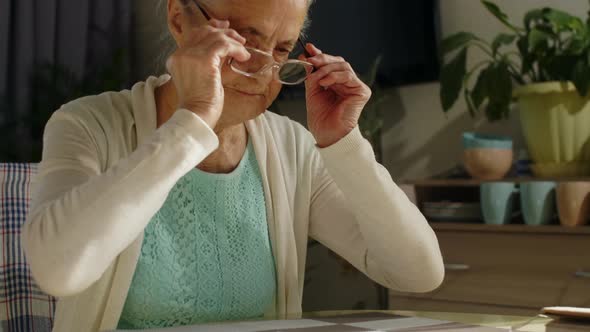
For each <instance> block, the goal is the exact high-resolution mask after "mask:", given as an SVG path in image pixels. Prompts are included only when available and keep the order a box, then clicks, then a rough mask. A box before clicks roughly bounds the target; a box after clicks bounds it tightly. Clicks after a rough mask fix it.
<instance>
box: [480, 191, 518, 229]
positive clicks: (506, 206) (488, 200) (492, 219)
mask: <svg viewBox="0 0 590 332" xmlns="http://www.w3.org/2000/svg"><path fill="white" fill-rule="evenodd" d="M515 192H516V185H515V184H514V183H513V182H490V183H484V184H482V185H481V186H480V201H481V209H482V213H483V218H484V221H485V223H486V224H488V225H504V224H508V223H509V222H510V219H511V218H512V210H513V209H514V194H515Z"/></svg>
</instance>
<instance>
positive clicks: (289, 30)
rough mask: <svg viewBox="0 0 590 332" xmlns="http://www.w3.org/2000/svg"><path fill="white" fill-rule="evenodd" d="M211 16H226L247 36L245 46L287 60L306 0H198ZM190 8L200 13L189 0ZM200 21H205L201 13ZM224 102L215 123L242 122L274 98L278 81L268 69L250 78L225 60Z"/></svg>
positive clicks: (278, 86)
mask: <svg viewBox="0 0 590 332" xmlns="http://www.w3.org/2000/svg"><path fill="white" fill-rule="evenodd" d="M197 2H198V3H199V5H200V6H201V7H202V8H203V9H204V10H205V11H206V12H207V13H208V14H209V15H210V16H211V17H213V18H216V19H220V20H228V21H229V22H230V24H231V28H232V29H234V30H236V31H237V32H238V33H240V34H241V35H242V36H243V37H245V38H246V40H247V43H246V46H248V47H253V48H257V49H260V50H263V51H266V52H268V53H272V54H273V55H274V57H275V60H276V61H278V62H281V61H283V60H286V59H287V58H288V56H289V53H290V51H292V50H293V48H294V47H295V46H296V44H297V39H298V38H299V34H300V32H301V28H302V26H303V23H304V21H305V17H306V15H307V9H308V8H307V0H197ZM189 5H190V6H193V7H194V8H193V10H192V11H191V12H193V13H196V14H197V15H199V16H201V14H200V12H198V10H197V8H196V7H195V5H194V4H193V3H192V0H191V1H190V2H189ZM199 22H203V24H204V22H206V19H205V18H204V17H201V19H200V21H199ZM221 76H222V83H223V86H224V88H225V104H224V110H223V114H222V116H221V118H220V120H219V123H218V127H221V128H225V127H229V126H233V125H237V124H240V123H243V122H244V121H246V120H249V119H253V118H255V117H257V116H258V115H260V114H261V113H263V112H264V111H265V110H266V109H267V108H268V107H269V106H270V105H271V104H272V102H273V101H274V100H275V99H276V97H277V96H278V94H279V92H280V90H281V87H282V86H281V84H280V83H278V82H276V81H274V80H273V76H272V74H271V73H270V71H269V72H268V73H267V74H266V75H264V76H261V77H257V78H250V77H246V76H243V75H240V74H238V73H236V72H234V71H233V70H232V69H231V68H230V67H229V65H228V64H227V63H226V64H225V65H224V66H223V68H222V73H221Z"/></svg>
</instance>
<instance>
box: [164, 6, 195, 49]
mask: <svg viewBox="0 0 590 332" xmlns="http://www.w3.org/2000/svg"><path fill="white" fill-rule="evenodd" d="M184 2H186V0H168V6H167V8H168V15H167V19H168V30H169V31H170V34H171V35H172V37H173V38H174V40H175V41H176V45H177V46H179V47H180V46H182V44H183V42H182V41H183V38H184V37H185V36H184V34H186V32H187V31H188V29H190V20H189V19H188V17H187V14H188V13H187V8H186V5H185V4H184Z"/></svg>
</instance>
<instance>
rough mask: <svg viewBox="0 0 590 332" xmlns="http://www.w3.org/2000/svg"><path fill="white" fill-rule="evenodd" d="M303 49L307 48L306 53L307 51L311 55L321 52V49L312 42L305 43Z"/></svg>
mask: <svg viewBox="0 0 590 332" xmlns="http://www.w3.org/2000/svg"><path fill="white" fill-rule="evenodd" d="M305 50H307V53H309V54H310V55H311V56H312V57H313V56H316V55H320V54H322V51H321V50H320V49H319V48H317V47H316V46H315V45H314V44H312V43H307V44H306V45H305Z"/></svg>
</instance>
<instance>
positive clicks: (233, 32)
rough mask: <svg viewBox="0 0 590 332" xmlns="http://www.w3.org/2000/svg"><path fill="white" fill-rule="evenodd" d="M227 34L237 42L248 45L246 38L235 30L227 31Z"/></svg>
mask: <svg viewBox="0 0 590 332" xmlns="http://www.w3.org/2000/svg"><path fill="white" fill-rule="evenodd" d="M225 34H226V35H227V36H228V37H230V38H233V39H235V40H237V41H238V42H239V43H240V44H242V45H244V44H246V38H244V37H243V36H242V35H240V34H239V33H238V32H237V31H236V30H234V29H226V30H225Z"/></svg>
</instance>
